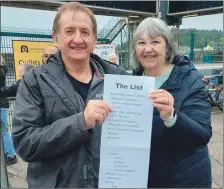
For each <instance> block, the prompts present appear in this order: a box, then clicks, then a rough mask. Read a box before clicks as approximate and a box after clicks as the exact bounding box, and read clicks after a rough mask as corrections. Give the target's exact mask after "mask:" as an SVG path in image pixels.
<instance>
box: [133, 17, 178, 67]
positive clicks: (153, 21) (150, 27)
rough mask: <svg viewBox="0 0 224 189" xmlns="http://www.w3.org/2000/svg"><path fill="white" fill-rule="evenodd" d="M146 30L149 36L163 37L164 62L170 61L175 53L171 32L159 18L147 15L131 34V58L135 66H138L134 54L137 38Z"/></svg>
mask: <svg viewBox="0 0 224 189" xmlns="http://www.w3.org/2000/svg"><path fill="white" fill-rule="evenodd" d="M145 32H146V34H147V35H148V36H149V37H150V38H155V37H163V38H164V40H165V41H166V62H167V63H171V62H172V61H173V58H174V56H175V54H176V45H175V41H174V37H173V34H172V32H171V30H170V29H169V27H168V26H167V24H166V23H165V22H164V21H162V20H160V19H159V18H152V17H148V18H146V19H144V20H143V21H142V22H141V23H140V24H139V25H138V27H137V28H136V30H135V32H134V36H133V53H132V59H133V63H134V65H135V67H137V68H138V67H139V66H140V62H139V60H138V57H137V56H136V50H135V47H136V44H137V41H138V40H139V38H140V37H141V36H142V35H143V34H144V33H145Z"/></svg>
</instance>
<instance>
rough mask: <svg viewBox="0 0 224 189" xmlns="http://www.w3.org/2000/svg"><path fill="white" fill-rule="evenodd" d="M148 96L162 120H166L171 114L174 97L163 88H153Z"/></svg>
mask: <svg viewBox="0 0 224 189" xmlns="http://www.w3.org/2000/svg"><path fill="white" fill-rule="evenodd" d="M149 98H151V99H152V102H153V106H154V107H155V108H157V109H158V111H159V113H160V117H161V118H162V119H163V120H168V119H169V118H171V117H172V116H173V111H174V108H173V104H174V98H173V96H172V95H171V94H170V93H169V92H167V91H165V90H163V89H158V90H154V91H153V92H151V94H150V95H149Z"/></svg>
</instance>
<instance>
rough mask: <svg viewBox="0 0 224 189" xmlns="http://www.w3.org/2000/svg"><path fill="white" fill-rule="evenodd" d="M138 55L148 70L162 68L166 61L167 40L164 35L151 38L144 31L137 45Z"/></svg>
mask: <svg viewBox="0 0 224 189" xmlns="http://www.w3.org/2000/svg"><path fill="white" fill-rule="evenodd" d="M135 50H136V56H137V58H138V60H139V61H140V63H141V65H142V66H143V68H144V69H146V70H152V69H161V67H162V66H163V65H165V63H166V41H165V40H164V38H163V37H156V38H151V37H149V36H148V35H147V34H146V33H144V34H143V35H142V36H141V37H140V38H139V39H138V40H137V43H136V46H135Z"/></svg>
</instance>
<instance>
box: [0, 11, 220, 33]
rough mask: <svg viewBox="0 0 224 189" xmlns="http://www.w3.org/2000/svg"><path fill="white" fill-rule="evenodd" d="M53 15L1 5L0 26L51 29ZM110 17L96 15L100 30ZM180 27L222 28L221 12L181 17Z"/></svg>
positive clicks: (49, 12) (53, 12) (46, 12)
mask: <svg viewBox="0 0 224 189" xmlns="http://www.w3.org/2000/svg"><path fill="white" fill-rule="evenodd" d="M12 15H13V16H12ZM55 15H56V12H55V11H41V10H33V9H21V8H12V7H1V27H2V26H7V27H16V28H31V29H43V30H51V29H52V23H53V20H54V17H55ZM110 19H112V17H110V16H98V15H97V16H96V20H97V24H98V30H101V29H102V28H103V27H104V26H105V25H106V24H107V23H108V22H109V20H110ZM34 20H35V21H34ZM180 28H184V29H187V28H196V29H218V30H223V14H214V15H208V16H197V17H190V18H183V20H182V25H181V26H180Z"/></svg>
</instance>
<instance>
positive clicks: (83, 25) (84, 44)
mask: <svg viewBox="0 0 224 189" xmlns="http://www.w3.org/2000/svg"><path fill="white" fill-rule="evenodd" d="M54 38H57V40H56V42H57V43H58V45H59V48H60V50H61V53H62V57H63V59H64V60H73V61H85V60H87V59H89V56H90V53H91V52H92V50H93V49H94V48H95V45H96V40H97V37H96V35H95V34H94V32H93V23H92V21H91V19H90V17H89V16H88V15H87V14H86V13H85V12H82V11H76V12H72V11H67V12H64V13H63V14H62V15H61V18H60V20H59V32H58V33H57V34H55V35H54Z"/></svg>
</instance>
